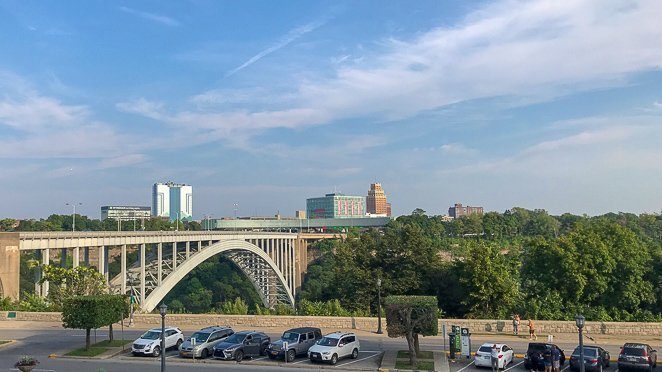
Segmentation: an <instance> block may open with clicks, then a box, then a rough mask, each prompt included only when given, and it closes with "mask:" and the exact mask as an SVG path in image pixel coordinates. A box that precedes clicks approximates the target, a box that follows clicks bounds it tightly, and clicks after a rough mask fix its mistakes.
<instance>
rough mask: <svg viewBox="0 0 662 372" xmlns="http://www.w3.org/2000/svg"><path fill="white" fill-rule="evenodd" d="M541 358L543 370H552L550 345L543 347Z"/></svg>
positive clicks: (546, 371)
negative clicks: (543, 365)
mask: <svg viewBox="0 0 662 372" xmlns="http://www.w3.org/2000/svg"><path fill="white" fill-rule="evenodd" d="M542 360H543V363H544V364H545V372H552V347H549V346H548V347H545V351H543V353H542Z"/></svg>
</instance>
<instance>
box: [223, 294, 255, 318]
mask: <svg viewBox="0 0 662 372" xmlns="http://www.w3.org/2000/svg"><path fill="white" fill-rule="evenodd" d="M218 312H219V313H220V314H227V315H247V314H248V305H247V304H246V303H245V302H244V300H242V299H241V298H239V297H237V298H235V299H234V301H225V302H223V303H221V306H220V307H219V308H218Z"/></svg>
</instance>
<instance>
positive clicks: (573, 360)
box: [570, 346, 609, 371]
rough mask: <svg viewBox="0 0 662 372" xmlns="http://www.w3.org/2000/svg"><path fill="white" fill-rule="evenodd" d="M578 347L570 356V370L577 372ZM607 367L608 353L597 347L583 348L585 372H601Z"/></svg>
mask: <svg viewBox="0 0 662 372" xmlns="http://www.w3.org/2000/svg"><path fill="white" fill-rule="evenodd" d="M579 367H580V365H579V346H577V347H576V348H575V351H573V352H572V355H571V356H570V368H571V369H572V370H573V371H579ZM607 367H609V352H608V351H607V350H605V349H603V348H601V347H599V346H584V369H585V370H587V371H602V369H603V368H607Z"/></svg>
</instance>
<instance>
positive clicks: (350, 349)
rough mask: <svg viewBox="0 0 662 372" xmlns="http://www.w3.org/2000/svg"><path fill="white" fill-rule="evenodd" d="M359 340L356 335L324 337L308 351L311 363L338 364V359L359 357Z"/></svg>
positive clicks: (341, 334) (335, 334) (334, 334)
mask: <svg viewBox="0 0 662 372" xmlns="http://www.w3.org/2000/svg"><path fill="white" fill-rule="evenodd" d="M360 348H361V345H360V344H359V339H358V338H357V337H356V335H355V334H354V333H343V332H334V333H330V334H328V335H326V336H324V337H323V338H322V339H321V340H319V341H318V342H317V344H315V345H313V346H312V347H311V348H310V349H308V358H310V361H311V362H329V363H331V364H336V363H338V359H342V358H347V357H350V358H352V359H356V358H358V356H359V349H360Z"/></svg>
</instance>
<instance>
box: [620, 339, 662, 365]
mask: <svg viewBox="0 0 662 372" xmlns="http://www.w3.org/2000/svg"><path fill="white" fill-rule="evenodd" d="M655 367H657V350H654V349H653V348H652V347H650V345H647V344H639V343H627V344H625V345H623V347H622V348H621V352H620V353H619V354H618V369H619V370H620V371H622V370H625V369H647V370H649V371H651V372H652V371H653V369H655Z"/></svg>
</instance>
